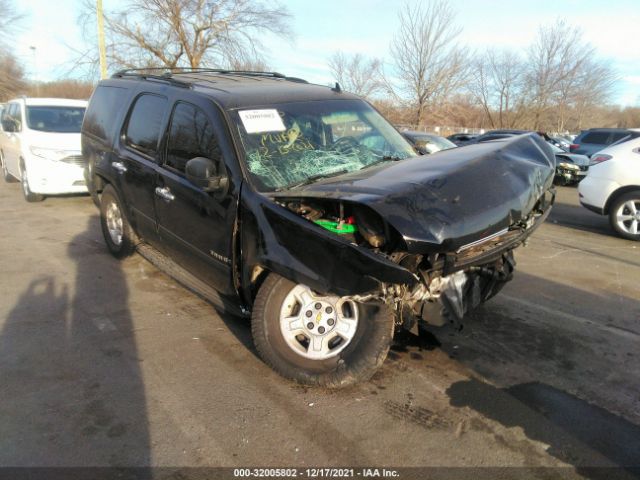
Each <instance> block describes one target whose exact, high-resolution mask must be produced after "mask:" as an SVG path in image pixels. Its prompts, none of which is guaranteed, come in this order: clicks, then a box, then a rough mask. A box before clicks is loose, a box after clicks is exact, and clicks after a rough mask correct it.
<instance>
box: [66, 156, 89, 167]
mask: <svg viewBox="0 0 640 480" xmlns="http://www.w3.org/2000/svg"><path fill="white" fill-rule="evenodd" d="M60 161H61V162H64V163H68V164H70V165H76V166H78V167H84V166H85V161H84V157H83V156H82V155H70V156H68V157H64V158H62V159H60Z"/></svg>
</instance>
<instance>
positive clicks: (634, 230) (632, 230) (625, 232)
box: [609, 190, 640, 241]
mask: <svg viewBox="0 0 640 480" xmlns="http://www.w3.org/2000/svg"><path fill="white" fill-rule="evenodd" d="M609 223H611V227H612V228H613V229H614V230H615V231H616V233H617V234H618V235H620V236H621V237H622V238H626V239H627V240H636V241H639V240H640V190H638V191H634V192H629V193H625V194H624V195H621V196H620V197H618V198H617V199H616V200H615V202H613V204H612V205H611V208H610V210H609Z"/></svg>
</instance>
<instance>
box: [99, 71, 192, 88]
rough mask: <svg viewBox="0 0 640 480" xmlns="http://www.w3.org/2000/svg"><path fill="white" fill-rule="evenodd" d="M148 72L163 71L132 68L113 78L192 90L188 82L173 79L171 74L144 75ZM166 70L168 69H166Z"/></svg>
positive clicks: (116, 74) (118, 73)
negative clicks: (150, 81) (135, 78)
mask: <svg viewBox="0 0 640 480" xmlns="http://www.w3.org/2000/svg"><path fill="white" fill-rule="evenodd" d="M148 70H163V69H160V68H130V69H127V70H120V71H118V72H116V73H114V74H113V75H111V78H122V77H138V78H142V79H144V80H147V79H148V80H158V81H162V82H167V83H170V84H172V85H175V86H177V87H184V88H191V85H190V84H189V83H187V82H182V81H180V80H176V79H174V78H172V77H171V72H166V73H164V74H162V75H154V74H150V73H143V72H145V71H148ZM164 70H166V69H164Z"/></svg>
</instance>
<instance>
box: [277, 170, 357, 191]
mask: <svg viewBox="0 0 640 480" xmlns="http://www.w3.org/2000/svg"><path fill="white" fill-rule="evenodd" d="M345 173H349V170H347V169H346V168H344V169H342V170H338V171H336V172H331V173H317V174H315V175H311V176H310V177H307V178H306V179H304V180H302V181H301V182H294V183H290V184H289V185H285V186H283V187H280V188H277V189H276V192H281V191H283V190H289V189H291V188H296V187H302V186H303V185H309V184H310V183H313V182H315V181H316V180H321V179H323V178H330V177H337V176H339V175H344V174H345Z"/></svg>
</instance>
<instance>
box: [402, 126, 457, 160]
mask: <svg viewBox="0 0 640 480" xmlns="http://www.w3.org/2000/svg"><path fill="white" fill-rule="evenodd" d="M400 133H402V136H403V137H404V138H406V139H407V140H409V143H410V144H411V145H413V148H415V149H416V151H417V152H418V153H420V154H421V155H428V154H430V153H436V152H439V151H440V150H448V149H450V148H455V147H456V146H457V145H456V144H455V143H453V142H451V141H449V140H447V139H446V138H444V137H441V136H439V135H434V134H431V133H425V132H414V131H411V130H406V131H404V132H400Z"/></svg>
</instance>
